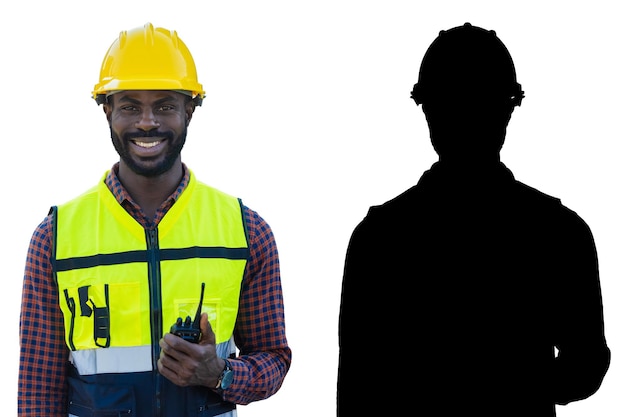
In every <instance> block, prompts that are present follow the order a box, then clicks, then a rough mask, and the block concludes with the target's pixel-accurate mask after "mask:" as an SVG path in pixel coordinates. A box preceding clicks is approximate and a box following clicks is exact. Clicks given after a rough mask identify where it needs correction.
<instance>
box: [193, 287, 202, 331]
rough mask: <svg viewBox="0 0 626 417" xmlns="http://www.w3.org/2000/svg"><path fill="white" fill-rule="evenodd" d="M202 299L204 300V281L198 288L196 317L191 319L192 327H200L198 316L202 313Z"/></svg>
mask: <svg viewBox="0 0 626 417" xmlns="http://www.w3.org/2000/svg"><path fill="white" fill-rule="evenodd" d="M202 300H204V282H203V283H202V289H201V290H200V302H199V303H198V310H196V317H195V318H194V319H193V327H194V328H197V329H199V328H200V316H201V315H202Z"/></svg>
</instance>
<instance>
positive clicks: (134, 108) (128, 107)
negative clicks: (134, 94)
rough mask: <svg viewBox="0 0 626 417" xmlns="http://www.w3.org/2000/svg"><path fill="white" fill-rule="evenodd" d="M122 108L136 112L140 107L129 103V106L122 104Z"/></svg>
mask: <svg viewBox="0 0 626 417" xmlns="http://www.w3.org/2000/svg"><path fill="white" fill-rule="evenodd" d="M120 110H121V111H124V112H136V111H138V110H139V109H138V108H137V107H135V106H132V105H127V106H120Z"/></svg>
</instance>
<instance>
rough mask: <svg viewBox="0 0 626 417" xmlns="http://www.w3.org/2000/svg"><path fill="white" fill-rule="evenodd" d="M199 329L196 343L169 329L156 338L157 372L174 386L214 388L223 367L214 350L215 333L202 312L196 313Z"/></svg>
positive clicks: (222, 362)
mask: <svg viewBox="0 0 626 417" xmlns="http://www.w3.org/2000/svg"><path fill="white" fill-rule="evenodd" d="M200 331H201V332H202V336H201V337H200V341H199V342H198V343H197V344H196V343H191V342H188V341H186V340H183V339H182V338H180V337H178V336H176V335H173V334H171V333H167V334H165V335H164V336H163V338H162V339H161V340H160V341H159V346H160V347H161V355H160V356H159V360H158V362H157V366H158V368H159V372H160V373H161V375H163V376H164V377H165V378H167V379H169V380H170V381H172V382H173V383H174V384H176V385H178V386H181V387H186V386H190V385H203V386H206V387H210V388H214V387H215V385H216V384H217V379H218V378H219V376H220V374H221V373H222V370H223V369H224V360H223V359H221V358H218V357H217V353H216V351H215V333H213V329H211V323H209V319H208V316H207V314H206V313H203V314H202V316H201V317H200Z"/></svg>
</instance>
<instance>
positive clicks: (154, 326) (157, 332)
mask: <svg viewBox="0 0 626 417" xmlns="http://www.w3.org/2000/svg"><path fill="white" fill-rule="evenodd" d="M146 243H147V246H148V248H147V249H148V286H149V287H150V328H151V332H150V334H151V338H152V372H153V374H154V383H155V387H154V388H155V390H154V416H155V417H159V416H160V415H161V388H162V385H163V380H162V378H163V377H162V376H161V375H160V374H159V369H158V367H157V361H158V360H159V353H160V350H161V349H160V347H159V340H160V339H161V335H162V334H163V323H162V319H161V317H162V306H161V303H162V300H161V267H160V260H161V259H160V256H159V231H158V229H157V228H154V229H149V230H146Z"/></svg>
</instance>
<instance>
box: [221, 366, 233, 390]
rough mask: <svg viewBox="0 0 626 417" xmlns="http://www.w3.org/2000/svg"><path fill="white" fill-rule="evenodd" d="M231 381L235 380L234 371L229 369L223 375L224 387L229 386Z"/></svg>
mask: <svg viewBox="0 0 626 417" xmlns="http://www.w3.org/2000/svg"><path fill="white" fill-rule="evenodd" d="M231 382H233V371H231V370H230V369H227V370H226V371H224V375H223V377H222V389H226V388H228V387H229V386H230V384H231Z"/></svg>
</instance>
